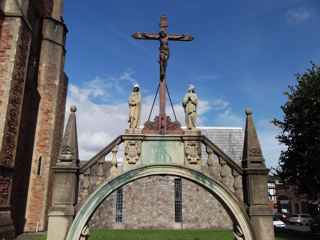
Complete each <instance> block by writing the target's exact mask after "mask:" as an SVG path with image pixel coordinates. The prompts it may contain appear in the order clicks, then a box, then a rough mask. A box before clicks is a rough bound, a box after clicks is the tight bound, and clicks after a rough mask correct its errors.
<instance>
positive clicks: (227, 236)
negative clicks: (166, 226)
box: [89, 230, 233, 240]
mask: <svg viewBox="0 0 320 240" xmlns="http://www.w3.org/2000/svg"><path fill="white" fill-rule="evenodd" d="M213 232H214V233H213ZM105 239H108V240H109V239H110V240H209V239H210V240H233V238H232V233H231V232H230V231H223V230H182V231H181V230H109V231H106V230H96V231H94V232H92V233H91V235H90V238H89V240H105Z"/></svg>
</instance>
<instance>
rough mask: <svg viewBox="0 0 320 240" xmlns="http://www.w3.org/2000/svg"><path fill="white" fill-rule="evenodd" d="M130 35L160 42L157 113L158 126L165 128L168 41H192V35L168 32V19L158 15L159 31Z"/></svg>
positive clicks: (139, 38)
mask: <svg viewBox="0 0 320 240" xmlns="http://www.w3.org/2000/svg"><path fill="white" fill-rule="evenodd" d="M132 37H133V38H135V39H138V40H157V41H159V42H160V47H159V65H160V87H159V97H160V104H159V105H160V113H159V121H160V123H159V127H160V130H161V129H166V121H167V116H166V109H165V107H166V69H167V63H168V60H169V56H170V49H169V41H192V40H193V37H192V36H191V35H186V34H168V19H167V17H166V16H161V17H160V32H159V33H146V32H136V33H134V34H132Z"/></svg>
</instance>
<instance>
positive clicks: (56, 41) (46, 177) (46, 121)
mask: <svg viewBox="0 0 320 240" xmlns="http://www.w3.org/2000/svg"><path fill="white" fill-rule="evenodd" d="M65 34H66V29H65V26H64V24H63V23H61V22H58V21H56V20H54V19H51V18H46V19H44V20H43V27H42V36H43V38H42V43H41V54H40V63H39V75H38V76H39V78H38V79H39V82H38V91H39V94H40V97H41V100H40V104H39V113H38V121H37V129H36V138H35V147H34V152H33V159H32V166H31V176H30V186H29V191H28V204H27V211H26V219H27V222H26V225H25V231H30V232H33V231H35V230H39V231H44V230H46V227H47V213H48V208H49V205H50V200H51V192H52V188H51V184H52V166H53V165H54V163H55V162H56V159H57V157H58V151H59V147H60V141H61V136H62V129H63V119H64V112H65V98H66V86H67V81H66V80H67V78H66V77H65V74H64V71H63V67H64V54H65V49H64V47H63V46H64V40H65ZM40 161H41V164H42V166H41V168H42V174H41V175H39V174H37V169H38V166H39V162H40Z"/></svg>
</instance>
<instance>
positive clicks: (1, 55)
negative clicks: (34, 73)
mask: <svg viewBox="0 0 320 240" xmlns="http://www.w3.org/2000/svg"><path fill="white" fill-rule="evenodd" d="M10 7H11V6H10ZM30 43H31V33H30V29H29V28H28V27H27V25H26V24H25V23H24V22H23V20H22V19H21V18H20V17H6V16H5V17H4V18H3V20H2V25H1V32H0V170H1V171H0V238H3V237H4V238H7V239H10V238H11V237H12V231H13V232H14V229H12V228H13V225H12V223H13V224H14V226H17V225H19V224H20V222H21V221H22V220H23V218H24V216H20V215H18V214H14V212H11V211H12V209H17V207H18V205H16V204H17V202H15V201H14V197H15V193H17V191H18V190H17V189H16V187H15V185H13V183H14V182H16V180H17V178H18V176H19V173H18V172H17V171H16V167H17V164H18V165H19V163H18V162H17V161H18V160H17V159H16V156H17V145H18V137H19V128H20V124H21V115H22V109H23V108H22V106H23V98H24V90H25V82H26V76H27V67H28V59H29V49H30ZM23 184H25V183H23Z"/></svg>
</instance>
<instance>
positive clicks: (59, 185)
mask: <svg viewBox="0 0 320 240" xmlns="http://www.w3.org/2000/svg"><path fill="white" fill-rule="evenodd" d="M75 111H76V109H75V108H74V107H73V108H71V114H70V117H69V120H68V123H67V126H66V130H65V134H64V138H63V141H62V146H61V148H60V149H61V150H60V155H59V159H58V162H57V164H56V166H55V167H54V168H53V169H54V183H53V196H52V207H51V209H50V212H49V223H48V240H64V239H65V237H66V234H67V232H68V229H69V226H70V225H71V223H72V221H73V218H74V215H75V207H74V206H76V203H77V199H78V196H77V194H78V187H79V186H78V182H79V181H78V170H79V158H78V140H77V130H76V117H75Z"/></svg>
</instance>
